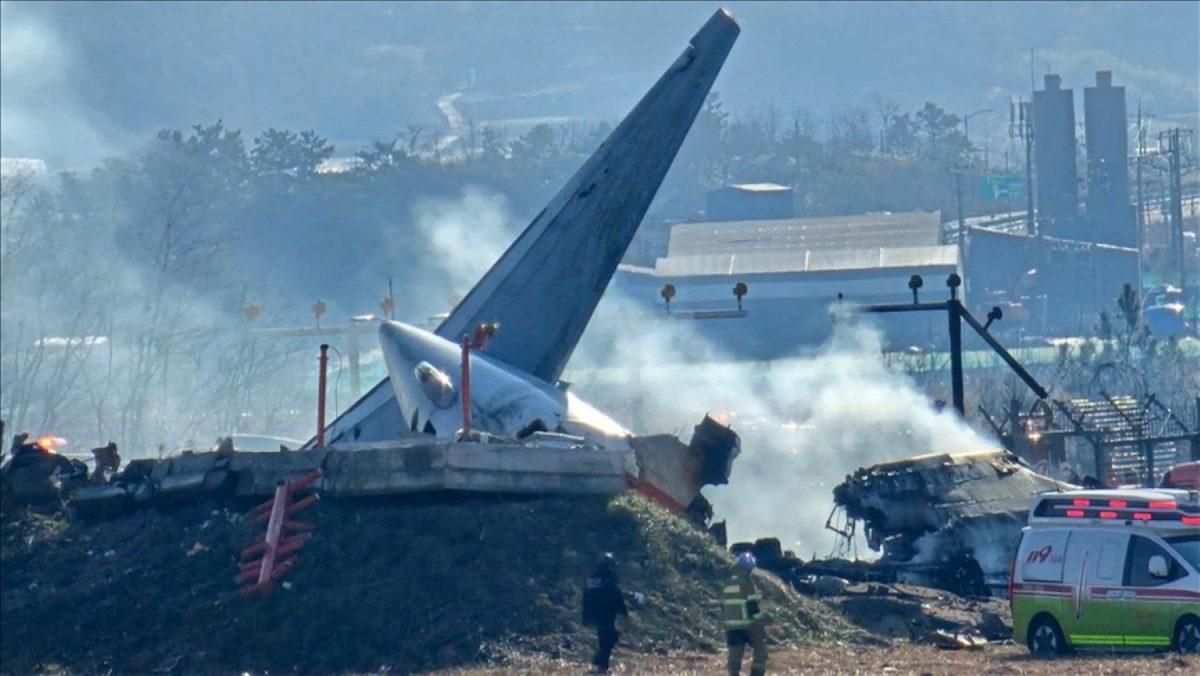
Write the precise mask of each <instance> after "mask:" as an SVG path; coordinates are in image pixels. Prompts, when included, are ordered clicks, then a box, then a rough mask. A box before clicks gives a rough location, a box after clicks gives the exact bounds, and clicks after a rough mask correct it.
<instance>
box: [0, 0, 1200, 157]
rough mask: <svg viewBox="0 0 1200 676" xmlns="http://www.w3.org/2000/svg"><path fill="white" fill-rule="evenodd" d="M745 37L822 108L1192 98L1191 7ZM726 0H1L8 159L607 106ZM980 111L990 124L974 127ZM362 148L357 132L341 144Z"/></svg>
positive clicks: (625, 98)
mask: <svg viewBox="0 0 1200 676" xmlns="http://www.w3.org/2000/svg"><path fill="white" fill-rule="evenodd" d="M728 4H729V7H730V9H731V11H733V13H734V15H735V16H736V17H737V18H738V19H739V21H740V22H741V24H742V26H743V35H742V39H741V41H740V43H739V44H738V46H737V47H736V48H735V50H734V53H733V55H732V56H731V58H730V60H729V63H728V65H727V67H726V69H725V72H724V73H723V74H722V76H721V79H720V80H719V81H718V84H717V89H718V90H719V91H720V92H721V95H722V98H723V100H725V101H726V102H727V103H728V108H729V109H730V110H732V111H734V112H735V113H737V112H749V113H755V112H759V113H761V112H763V111H765V110H766V108H767V107H768V106H770V105H774V106H775V107H776V108H777V110H778V111H779V112H780V114H781V115H784V116H787V115H788V114H789V113H790V112H791V111H793V110H795V109H796V108H798V107H802V108H807V109H809V110H810V111H812V112H813V113H814V114H816V115H818V116H824V115H826V114H828V112H829V111H830V110H831V109H836V108H840V107H844V106H848V105H862V106H867V107H872V106H873V99H874V96H875V95H878V96H879V97H882V98H883V99H885V100H892V101H895V102H896V103H898V104H899V105H900V106H901V107H903V108H913V107H916V106H919V105H920V104H921V102H923V101H924V100H933V101H938V102H939V103H941V104H942V105H944V106H945V107H946V108H947V109H948V110H951V111H952V112H958V113H960V114H961V113H963V112H968V110H975V109H980V108H985V107H994V108H995V109H996V113H995V114H993V115H992V116H990V117H985V118H983V119H981V120H979V121H977V122H975V123H973V124H972V129H973V130H974V129H978V130H979V133H988V132H989V131H990V132H992V133H996V134H999V133H1000V130H1001V128H1002V127H1003V125H1005V124H1007V111H1006V110H1005V109H1006V108H1007V100H1008V97H1009V96H1010V95H1011V94H1015V93H1021V92H1026V91H1027V90H1028V88H1029V81H1030V64H1029V58H1030V52H1031V48H1035V49H1036V51H1035V62H1034V71H1035V74H1036V75H1037V76H1038V77H1039V79H1040V75H1041V74H1042V73H1043V72H1045V70H1046V69H1047V68H1049V69H1051V70H1054V71H1059V72H1061V73H1062V74H1063V77H1064V83H1065V84H1066V85H1067V86H1074V87H1082V86H1084V85H1085V84H1090V83H1091V78H1092V76H1091V71H1092V70H1095V69H1099V68H1110V69H1112V70H1113V71H1114V74H1115V79H1116V82H1117V84H1124V85H1128V86H1129V87H1130V95H1131V106H1130V107H1131V108H1132V107H1133V105H1132V103H1133V101H1132V100H1133V99H1135V98H1136V97H1139V96H1140V97H1141V99H1142V101H1143V103H1144V104H1146V105H1147V106H1148V107H1149V108H1151V109H1152V110H1154V111H1155V112H1156V113H1157V114H1159V115H1187V114H1191V115H1192V116H1193V117H1194V115H1195V112H1196V110H1197V109H1200V103H1198V100H1200V84H1198V83H1197V77H1196V72H1197V68H1198V67H1200V64H1198V61H1200V57H1198V54H1197V46H1196V45H1197V44H1198V43H1200V4H1197V3H1194V2H1181V3H1117V2H1113V3H1020V4H1014V3H928V4H908V3H881V4H875V3H843V4H803V5H794V4H782V3H781V4H771V3H764V4H742V3H738V2H732V3H728ZM717 6H718V4H717V3H708V2H703V3H687V4H684V3H654V4H650V3H637V4H634V3H613V4H606V3H545V4H543V3H531V4H508V3H463V4H448V3H405V4H383V3H362V4H355V5H344V4H336V3H328V4H327V3H296V4H284V3H246V4H207V3H196V4H174V3H162V4H159V3H146V4H140V3H139V4H133V3H130V4H117V5H112V4H107V3H97V4H87V3H60V4H51V3H45V4H20V5H16V4H13V3H5V5H4V7H3V10H2V11H3V15H4V16H3V19H4V20H3V31H4V62H5V63H4V67H3V85H4V87H3V96H2V98H3V107H4V127H3V136H4V142H5V155H7V156H34V157H43V158H46V159H47V160H49V161H50V162H51V164H54V165H63V164H70V163H79V162H81V161H84V162H90V161H95V160H96V159H97V158H98V157H100V156H103V155H104V154H105V153H107V152H112V150H113V148H114V147H116V148H121V147H123V146H124V145H126V144H128V143H132V142H133V139H141V138H145V136H146V135H147V133H148V132H153V131H154V130H156V129H158V128H162V127H179V126H182V125H187V124H191V123H194V122H199V121H212V120H215V119H217V118H224V120H225V121H226V123H227V124H228V125H229V126H230V127H232V128H241V129H245V130H246V131H247V132H248V133H250V134H253V133H257V132H258V131H260V130H262V129H264V128H266V127H268V126H275V127H287V128H293V129H294V128H308V127H312V128H315V129H317V130H318V131H320V132H321V133H322V134H324V135H326V136H328V137H329V138H331V139H333V140H334V141H335V142H339V143H340V144H341V145H343V146H354V145H355V144H360V143H363V142H365V141H367V140H369V139H370V138H373V137H382V138H390V137H391V136H392V135H393V134H395V133H396V132H397V131H399V130H402V129H404V127H405V125H407V124H410V123H411V124H420V125H423V126H424V127H425V128H427V129H428V130H429V132H430V133H431V134H433V133H436V134H443V133H446V132H447V131H448V130H449V128H448V126H447V122H446V116H445V115H444V114H443V112H442V111H439V109H438V105H437V104H438V101H439V99H441V98H442V97H444V96H446V95H448V94H451V93H454V92H464V93H463V95H462V96H461V97H460V98H459V99H458V100H457V101H456V102H455V105H456V107H457V109H458V111H459V112H461V113H462V114H463V115H464V116H465V117H466V118H467V119H470V120H475V121H484V120H487V121H505V122H508V123H511V124H514V125H516V126H518V127H519V126H521V125H522V124H527V123H529V122H531V121H535V120H539V119H547V118H549V119H552V120H558V121H561V120H570V119H578V118H586V119H589V120H599V119H605V120H615V119H617V118H619V117H620V116H621V115H622V114H623V113H624V112H625V111H626V110H627V109H628V108H629V107H630V106H631V105H632V104H633V102H634V101H635V100H636V99H637V97H638V96H640V95H641V93H642V92H643V91H644V90H645V89H646V88H647V87H648V85H649V84H650V82H651V81H652V80H653V78H654V77H656V76H657V74H658V73H659V72H660V71H661V69H662V67H663V65H664V64H665V63H669V62H670V60H671V59H673V58H674V57H675V55H677V54H678V52H679V51H680V50H681V49H682V47H683V45H684V44H685V42H686V40H687V38H688V37H689V36H690V35H691V34H692V32H693V31H694V30H695V29H696V28H697V27H698V26H699V25H700V24H701V23H702V22H703V20H704V18H705V17H707V16H708V15H709V14H710V13H711V12H712V11H713V10H714V9H715V8H716V7H717ZM976 125H978V127H976ZM345 149H346V150H352V149H353V148H352V147H347V148H345Z"/></svg>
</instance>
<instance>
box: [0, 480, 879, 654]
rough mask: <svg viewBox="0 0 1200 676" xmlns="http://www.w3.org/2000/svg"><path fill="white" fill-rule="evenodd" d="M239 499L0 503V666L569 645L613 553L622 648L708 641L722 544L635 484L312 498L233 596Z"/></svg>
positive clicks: (713, 630)
mask: <svg viewBox="0 0 1200 676" xmlns="http://www.w3.org/2000/svg"><path fill="white" fill-rule="evenodd" d="M247 506H248V505H241V504H238V505H236V507H235V506H234V505H233V504H231V503H229V502H228V501H223V502H206V503H188V504H184V505H181V506H179V507H177V508H175V509H162V510H137V511H133V512H129V513H126V514H123V515H121V516H119V517H117V518H114V519H110V520H102V521H84V520H78V521H67V520H66V519H65V517H64V516H62V515H51V516H46V515H40V514H36V513H32V512H28V511H14V512H8V513H6V515H5V518H4V522H3V525H2V538H3V539H2V545H3V547H2V559H0V563H2V566H0V608H2V620H3V626H4V631H3V632H2V633H0V653H2V654H3V655H4V664H3V671H4V672H6V673H30V672H34V671H48V670H49V671H53V670H65V671H68V672H86V673H91V672H106V671H116V672H127V673H129V672H132V673H146V672H165V673H217V672H219V673H229V672H241V671H252V672H266V671H303V672H332V671H372V672H373V671H381V670H385V669H391V670H397V671H402V672H405V671H411V670H417V669H431V668H440V667H451V666H458V665H472V664H495V665H501V666H502V665H503V664H505V663H506V662H505V661H506V660H507V659H509V658H511V657H512V656H514V655H528V654H541V655H545V656H547V657H550V658H554V659H565V660H572V661H574V660H578V661H579V662H578V663H581V664H582V663H585V656H586V655H587V653H588V651H589V650H590V648H591V646H592V641H593V640H594V638H593V637H592V635H591V633H590V632H588V631H587V630H585V629H584V628H583V627H581V626H580V623H579V619H580V618H579V602H580V584H581V582H582V579H583V578H584V576H586V574H587V573H588V571H589V569H590V567H591V566H592V564H593V561H594V560H595V558H596V556H597V555H598V554H599V553H600V552H602V551H604V550H610V551H613V552H614V553H615V555H616V556H617V558H618V559H619V560H620V561H621V577H622V579H623V584H624V586H625V588H626V589H627V591H629V592H631V593H632V592H642V593H643V594H644V595H645V598H646V600H645V603H644V605H642V606H640V607H634V608H633V613H632V617H631V626H630V630H629V631H628V633H627V634H626V638H627V639H628V643H627V644H625V645H626V646H627V647H626V648H625V649H626V650H634V651H638V652H642V653H654V654H671V653H674V652H678V651H697V650H698V651H715V650H717V649H718V647H719V646H720V645H721V644H722V634H721V633H720V631H719V628H718V626H717V620H718V617H717V613H716V611H715V610H714V609H713V608H712V606H711V603H710V602H711V600H712V599H714V598H717V597H718V595H719V592H720V588H721V585H722V583H723V582H724V579H725V576H726V575H727V572H728V568H727V566H728V562H729V558H728V555H727V554H726V553H725V552H723V551H722V550H721V549H720V548H719V547H717V546H716V545H715V544H713V543H712V542H711V540H710V539H709V538H707V537H706V536H705V535H704V534H703V533H701V532H699V531H697V530H695V529H693V528H692V527H690V526H689V525H687V524H686V522H684V521H683V520H681V519H678V518H676V517H674V516H672V515H670V514H668V513H667V512H666V511H664V510H663V509H661V508H660V507H658V506H656V505H654V504H653V503H651V502H650V501H648V500H647V499H645V498H642V497H640V496H637V495H632V494H627V495H622V496H619V497H615V498H605V497H599V496H580V497H561V498H521V499H517V498H499V497H495V496H491V497H484V496H480V495H476V496H473V497H464V496H461V495H459V496H450V495H438V496H426V497H422V498H414V497H409V498H404V499H398V498H388V499H374V500H332V499H331V500H325V501H322V502H321V503H320V505H319V506H318V507H316V508H314V511H313V513H312V516H311V517H310V520H311V521H313V522H314V523H315V525H316V531H315V533H314V534H315V537H314V538H313V539H312V540H311V541H310V542H309V543H308V544H306V545H305V549H304V551H303V552H302V553H301V556H300V558H299V560H298V563H297V565H296V566H295V568H294V569H293V570H292V571H291V572H290V573H289V575H288V577H287V578H286V583H285V584H283V585H281V586H279V587H277V588H276V589H275V591H274V592H273V593H272V594H270V595H268V596H265V597H251V598H248V597H242V596H239V595H238V594H237V587H236V585H235V584H234V576H235V574H236V570H237V566H236V561H237V556H238V552H239V551H240V549H241V548H242V547H243V546H244V545H245V543H246V540H247V537H248V533H249V531H250V525H249V524H248V523H247V522H246V521H245V520H244V519H243V518H242V516H241V515H242V513H243V511H244V509H245V508H246V507H247ZM767 582H768V584H764V585H763V586H764V587H766V588H767V592H766V593H767V598H768V602H769V604H770V605H771V607H772V608H774V609H776V610H777V615H776V618H777V619H776V623H775V625H774V628H773V629H772V633H773V635H774V636H775V638H776V639H777V640H779V641H781V642H785V643H789V642H799V641H803V640H808V639H820V638H823V637H836V638H838V639H842V640H845V639H847V638H850V639H853V638H854V637H862V636H865V634H863V632H861V630H857V629H856V628H854V627H853V626H852V625H851V624H850V623H848V622H846V621H845V620H844V619H843V618H842V617H841V616H840V615H839V613H837V612H836V611H835V610H833V609H832V608H830V607H829V606H827V605H825V604H823V603H822V602H820V601H818V600H814V599H809V598H805V597H802V596H799V595H796V594H795V593H794V592H792V591H791V590H789V589H787V588H786V587H784V586H783V585H772V584H769V582H770V581H769V580H767Z"/></svg>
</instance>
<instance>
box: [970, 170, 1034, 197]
mask: <svg viewBox="0 0 1200 676" xmlns="http://www.w3.org/2000/svg"><path fill="white" fill-rule="evenodd" d="M979 199H981V200H983V201H984V202H1016V201H1019V200H1023V199H1025V178H1024V177H1023V176H1021V174H1017V173H1011V174H988V175H986V176H980V177H979Z"/></svg>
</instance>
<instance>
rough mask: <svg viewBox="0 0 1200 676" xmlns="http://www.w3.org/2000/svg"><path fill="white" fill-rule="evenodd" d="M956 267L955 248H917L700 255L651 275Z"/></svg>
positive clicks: (661, 263)
mask: <svg viewBox="0 0 1200 676" xmlns="http://www.w3.org/2000/svg"><path fill="white" fill-rule="evenodd" d="M957 264H958V247H956V246H954V245H946V246H917V247H891V248H879V247H877V248H873V249H855V250H849V251H779V252H751V253H736V254H701V255H695V256H670V257H667V258H659V259H658V260H657V261H656V262H655V264H654V274H656V275H658V276H660V277H689V276H699V275H746V274H768V273H795V272H830V271H833V270H873V269H889V268H919V267H939V266H940V267H952V266H955V265H957Z"/></svg>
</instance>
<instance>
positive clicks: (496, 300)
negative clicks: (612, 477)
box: [326, 10, 740, 441]
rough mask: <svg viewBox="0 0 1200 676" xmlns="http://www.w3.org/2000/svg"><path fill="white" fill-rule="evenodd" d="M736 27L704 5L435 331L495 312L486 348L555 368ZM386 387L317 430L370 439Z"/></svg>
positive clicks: (451, 336)
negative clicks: (687, 37)
mask: <svg viewBox="0 0 1200 676" xmlns="http://www.w3.org/2000/svg"><path fill="white" fill-rule="evenodd" d="M739 32H740V29H739V28H738V25H737V23H736V22H735V21H734V20H733V17H732V16H730V15H729V14H728V12H726V11H725V10H718V11H717V12H716V13H715V14H713V16H712V17H711V18H710V19H709V20H708V21H707V22H706V23H705V24H704V26H703V27H701V29H700V30H699V31H698V32H697V33H696V35H695V36H693V37H692V39H691V41H690V42H689V44H688V46H687V47H686V48H685V50H684V52H683V54H681V55H680V56H679V58H678V59H676V60H675V62H674V63H673V64H672V65H671V67H670V68H668V69H667V71H666V72H665V73H664V74H663V75H662V77H660V78H659V80H658V81H657V82H656V83H655V84H654V86H653V87H652V88H651V89H650V91H649V92H647V93H646V95H645V96H644V97H642V99H641V101H639V102H638V104H637V105H636V106H635V107H634V108H633V110H632V111H631V112H630V113H629V114H628V115H627V116H626V117H625V119H624V120H623V121H622V122H621V123H620V124H619V125H618V126H617V128H616V129H614V130H613V132H612V133H611V134H610V135H609V137H608V138H607V139H606V140H605V141H604V143H602V144H601V145H600V147H599V148H598V149H597V150H596V152H595V153H594V154H593V155H592V156H591V157H590V158H589V159H588V160H587V162H585V163H584V165H583V166H582V167H581V168H580V169H579V170H578V171H577V172H576V173H575V175H574V176H572V177H571V179H570V180H569V181H567V183H566V184H565V185H564V186H563V188H562V189H561V190H560V191H559V192H558V194H557V195H555V197H554V199H552V200H551V201H550V203H549V204H548V205H547V207H546V208H545V209H543V210H542V212H541V213H539V214H538V215H537V217H535V218H534V219H533V222H532V223H530V224H529V226H528V227H527V228H526V229H525V231H524V232H522V233H521V235H520V236H519V237H518V238H517V239H516V241H514V242H513V244H512V245H511V246H510V247H509V248H508V250H507V251H506V252H505V253H504V254H503V255H502V256H501V257H500V259H499V260H498V261H497V262H496V264H495V265H493V266H492V268H491V269H490V270H488V272H487V273H486V274H485V275H484V276H483V278H482V279H481V280H480V281H479V283H477V284H476V285H475V287H474V288H473V289H472V290H471V292H470V293H468V294H467V296H466V297H465V298H464V299H463V300H462V301H461V302H460V303H459V304H458V305H457V306H456V307H455V308H454V310H453V311H452V312H451V313H450V315H449V317H447V319H446V320H445V321H444V322H442V324H441V325H440V326H439V327H438V329H437V331H436V333H437V335H439V336H441V337H443V338H446V339H448V340H451V341H455V342H457V341H458V339H459V338H460V337H461V336H462V335H463V334H465V333H469V332H472V331H473V330H474V327H476V326H478V325H479V324H482V323H485V322H499V323H500V326H501V328H500V331H498V332H497V333H496V335H495V337H494V338H493V339H492V342H491V344H490V345H489V347H488V355H489V357H491V358H493V359H496V360H498V361H501V362H504V363H506V364H508V365H510V366H512V367H514V368H516V369H518V370H520V371H523V372H526V373H529V374H530V375H533V376H534V377H536V378H538V379H540V380H542V381H545V382H549V383H553V382H555V381H556V380H558V377H559V376H560V375H561V374H562V370H563V368H564V367H565V366H566V363H567V361H568V360H569V359H570V357H571V353H572V352H573V351H574V350H575V346H576V344H577V343H578V342H579V338H580V337H581V336H582V335H583V331H584V329H585V328H586V327H587V323H588V321H589V320H590V319H591V316H592V313H593V312H594V311H595V309H596V305H597V303H599V301H600V297H601V296H602V295H603V294H604V290H605V288H607V286H608V283H609V281H610V280H611V279H612V276H613V273H614V272H615V271H616V268H617V264H618V263H619V262H620V260H621V258H622V257H623V256H624V255H625V251H626V249H627V248H628V247H629V243H630V242H631V241H632V239H633V235H634V233H635V232H636V231H637V227H638V225H639V224H640V223H641V221H642V218H643V217H644V216H645V214H646V210H647V209H648V208H649V207H650V203H651V201H652V200H653V199H654V195H655V194H656V193H657V192H658V188H659V186H660V184H661V183H662V180H663V178H664V177H665V176H666V173H667V170H668V169H669V168H670V166H671V163H672V162H673V161H674V159H675V155H676V153H677V152H678V151H679V147H680V145H682V143H683V140H684V138H685V137H686V136H687V133H688V130H689V129H690V128H691V125H692V122H693V121H694V120H695V118H696V115H697V114H698V113H699V111H700V108H701V107H702V106H703V105H704V100H705V98H706V97H707V96H708V92H709V90H710V89H711V88H712V85H713V82H714V81H715V80H716V77H717V74H718V73H719V72H720V70H721V66H722V65H723V64H724V62H725V58H726V57H727V56H728V54H729V51H730V49H731V48H732V47H733V43H734V41H735V40H736V39H737V36H738V33H739ZM392 389H393V388H391V387H390V386H389V385H388V382H387V381H386V380H385V381H384V382H381V383H379V384H378V385H376V386H375V387H374V388H372V389H371V391H370V392H368V393H367V395H366V396H364V397H363V398H362V399H360V400H359V401H358V402H356V403H355V404H354V405H353V406H351V407H350V408H349V409H347V410H346V412H345V413H344V414H343V415H342V416H341V417H339V418H338V419H337V420H334V421H333V423H331V424H330V425H329V426H328V428H327V431H326V439H327V440H334V439H344V440H349V439H350V438H356V439H358V440H359V441H370V440H375V439H376V438H377V437H375V436H374V435H375V434H377V433H379V432H380V431H381V430H386V429H389V428H390V427H392V426H394V421H393V419H394V418H396V417H397V416H394V415H390V414H389V410H390V409H397V410H398V406H399V405H398V403H397V401H396V399H395V397H394V396H392ZM378 438H390V437H387V436H385V437H378Z"/></svg>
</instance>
